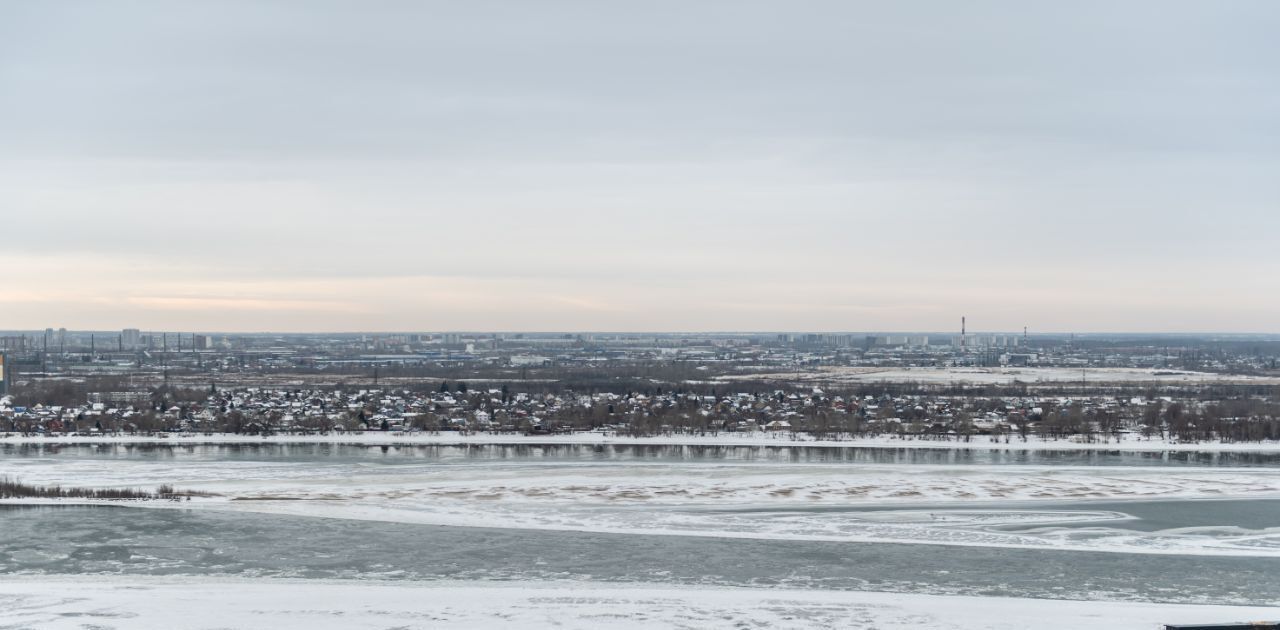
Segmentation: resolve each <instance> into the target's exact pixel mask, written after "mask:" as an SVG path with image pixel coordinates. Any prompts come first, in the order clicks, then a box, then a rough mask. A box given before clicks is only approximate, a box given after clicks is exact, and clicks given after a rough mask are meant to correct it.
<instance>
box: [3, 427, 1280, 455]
mask: <svg viewBox="0 0 1280 630" xmlns="http://www.w3.org/2000/svg"><path fill="white" fill-rule="evenodd" d="M5 444H46V445H57V444H153V445H165V444H170V445H180V444H351V445H369V446H389V445H400V444H409V445H469V444H514V445H519V444H526V445H541V444H564V445H569V444H587V445H596V444H599V445H609V444H614V445H623V446H771V447H783V446H806V447H822V448H845V447H855V446H856V447H863V448H928V449H986V450H993V449H994V450H1013V451H1064V450H1072V451H1079V450H1106V451H1133V452H1161V451H1172V452H1204V453H1249V452H1280V442H1233V443H1223V442H1198V443H1179V442H1171V441H1168V440H1161V439H1158V438H1155V439H1143V438H1140V437H1125V438H1123V439H1121V440H1101V439H1095V440H1094V441H1092V442H1090V441H1086V440H1082V439H1059V440H1052V439H1042V438H1039V437H1030V438H1028V439H1027V440H1026V441H1023V440H1021V439H1018V438H1013V439H1010V440H1009V441H1008V442H1005V441H1003V440H1000V441H993V440H991V439H990V438H987V437H974V438H972V439H971V440H970V441H967V442H966V441H961V440H926V439H912V438H898V437H889V436H883V437H863V438H844V439H821V440H820V439H814V438H812V437H809V436H807V435H796V436H793V435H791V434H790V433H783V432H778V433H765V432H759V433H720V434H715V435H712V434H706V435H663V436H654V437H627V436H623V435H618V434H615V433H599V432H585V433H572V434H557V435H522V434H512V433H469V434H463V433H457V432H441V433H427V432H421V433H402V432H392V431H388V432H382V431H366V432H362V433H346V434H328V435H269V436H260V435H239V434H232V433H213V434H171V435H168V436H166V437H161V436H155V435H66V436H56V437H48V436H40V435H21V434H16V433H0V446H3V445H5Z"/></svg>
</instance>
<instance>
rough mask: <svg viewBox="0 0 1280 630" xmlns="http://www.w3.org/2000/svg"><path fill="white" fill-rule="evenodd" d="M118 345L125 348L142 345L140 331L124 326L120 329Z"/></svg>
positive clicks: (132, 348)
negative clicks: (124, 327)
mask: <svg viewBox="0 0 1280 630" xmlns="http://www.w3.org/2000/svg"><path fill="white" fill-rule="evenodd" d="M120 345H121V346H123V347H124V349H125V350H137V349H138V347H139V346H141V345H142V331H140V330H138V329H137V328H126V329H124V330H122V331H120Z"/></svg>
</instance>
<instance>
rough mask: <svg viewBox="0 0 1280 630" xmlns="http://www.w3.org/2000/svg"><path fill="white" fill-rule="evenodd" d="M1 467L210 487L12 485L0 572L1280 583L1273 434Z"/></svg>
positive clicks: (9, 458) (146, 450) (1042, 594)
mask: <svg viewBox="0 0 1280 630" xmlns="http://www.w3.org/2000/svg"><path fill="white" fill-rule="evenodd" d="M0 475H7V476H11V477H17V478H20V479H21V480H23V481H26V482H30V483H40V484H53V483H58V484H63V485H68V486H93V487H101V486H128V487H153V486H155V485H159V484H160V483H171V484H173V485H176V486H178V487H179V488H183V489H193V490H200V491H203V492H208V493H211V494H212V495H214V496H210V497H206V498H196V499H194V500H191V501H184V502H178V503H174V502H146V503H121V504H112V505H74V504H68V503H65V502H63V503H57V504H49V505H33V504H31V503H30V502H28V503H26V504H10V505H4V506H0V523H2V524H3V531H4V536H3V539H2V540H0V578H6V577H7V578H18V577H21V576H31V577H33V579H35V576H38V579H41V580H55V579H64V578H66V579H70V578H74V579H85V578H86V577H91V578H95V579H96V578H99V577H100V578H102V579H104V580H108V581H111V580H128V579H151V578H150V577H148V576H170V577H175V576H180V577H182V578H183V579H245V580H254V581H257V582H262V583H267V582H270V583H273V584H281V583H282V582H280V581H281V580H285V581H288V580H317V581H329V580H357V581H360V582H361V583H368V584H373V583H385V582H392V583H396V584H402V583H403V584H428V583H442V582H446V581H450V582H451V581H468V582H473V581H478V582H483V583H492V584H498V583H502V584H548V583H551V582H561V581H569V582H571V583H580V584H597V585H598V584H619V585H634V584H637V583H639V584H645V585H650V586H655V585H656V586H658V587H662V588H669V587H681V588H683V587H688V586H698V587H715V588H738V587H749V588H757V589H792V590H799V591H803V592H806V593H818V592H824V593H826V592H829V593H838V592H864V593H866V592H876V593H896V594H915V595H920V596H926V595H927V596H936V595H948V596H969V597H1013V598H1036V599H1055V600H1072V599H1074V600H1094V601H1113V602H1156V603H1182V604H1204V605H1252V606H1276V605H1278V604H1280V580H1275V579H1274V576H1275V575H1277V574H1280V454H1274V453H1270V454H1269V453H1216V454H1197V453H1186V452H1180V453H1160V452H1144V453H1132V452H1124V451H1105V450H1100V451H1083V450H1072V451H1062V452H1057V451H1003V450H998V449H975V450H964V449H953V450H941V449H908V448H904V449H885V448H874V449H861V448H805V447H795V448H788V447H690V446H625V445H603V446H602V445H594V446H574V445H544V446H539V445H506V446H496V445H484V446H476V445H471V446H401V447H395V446H387V447H363V446H354V445H316V444H309V445H266V444H264V445H254V446H244V445H239V446H230V445H182V446H173V447H170V446H154V447H152V446H137V445H133V446H127V445H101V446H90V445H74V446H56V447H55V446H21V445H5V446H3V447H0ZM317 583H319V582H317ZM1275 616H1277V617H1280V612H1278V613H1277V615H1275Z"/></svg>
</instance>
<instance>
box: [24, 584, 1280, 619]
mask: <svg viewBox="0 0 1280 630" xmlns="http://www.w3.org/2000/svg"><path fill="white" fill-rule="evenodd" d="M1275 618H1280V609H1276V608H1263V607H1235V606H1180V605H1169V604H1143V603H1109V602H1082V601H1059V600H1042V599H1013V598H996V597H958V596H937V595H916V594H894V593H867V592H848V591H793V590H764V589H731V588H697V587H682V588H679V589H676V588H662V587H653V586H647V585H636V586H627V585H623V586H619V585H615V584H610V585H603V584H595V583H589V582H561V583H557V582H543V583H528V582H514V583H506V584H503V583H494V582H486V583H449V582H444V583H422V584H414V585H405V584H404V583H395V584H393V583H381V582H367V581H360V582H319V581H314V580H311V581H291V580H208V579H202V580H187V579H185V578H173V577H164V578H153V579H144V578H136V577H131V578H128V579H116V578H113V579H110V580H104V579H101V578H92V577H88V578H83V579H53V580H39V581H32V580H30V579H27V578H24V579H14V578H4V579H2V580H0V626H3V627H19V628H38V629H42V630H56V629H63V628H65V629H68V630H70V629H73V628H74V629H77V630H80V629H83V628H95V629H101V630H107V629H126V628H129V629H132V628H165V629H167V630H180V629H197V628H199V629H203V628H209V629H212V628H240V629H252V628H270V629H272V630H285V629H290V628H306V629H307V630H323V629H327V628H334V629H341V630H358V629H361V628H377V629H385V628H511V627H518V628H589V629H593V630H594V629H598V628H619V629H622V628H626V629H631V628H697V629H713V628H734V629H740V628H779V629H785V628H849V629H859V628H864V629H871V628H877V629H882V630H889V629H892V628H938V629H952V630H1024V629H1026V628H1036V629H1037V630H1079V629H1080V628H1107V629H1110V630H1125V629H1130V628H1131V629H1135V630H1138V629H1141V630H1151V629H1154V628H1159V627H1161V624H1163V623H1209V622H1229V621H1257V620H1265V619H1275Z"/></svg>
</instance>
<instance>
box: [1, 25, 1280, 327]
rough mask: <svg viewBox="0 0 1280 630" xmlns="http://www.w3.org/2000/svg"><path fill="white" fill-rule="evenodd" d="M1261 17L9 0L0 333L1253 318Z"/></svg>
mask: <svg viewBox="0 0 1280 630" xmlns="http://www.w3.org/2000/svg"><path fill="white" fill-rule="evenodd" d="M1277 33H1280V3H1277V2H1274V1H1271V0H1260V1H1257V2H1244V1H1223V2H1208V1H1195V2H1177V1H1170V0H1153V1H1150V2H1137V1H1134V2H1117V1H1115V0H1106V1H1100V2H1022V1H1014V0H1009V1H1007V2H952V1H949V0H939V1H937V2H910V1H893V2H888V1H885V2H875V3H872V2H865V3H862V2H852V1H847V0H840V1H833V2H803V1H785V2H784V1H776V2H749V1H743V0H734V1H728V2H699V1H696V0H694V1H690V0H680V1H672V2H662V1H654V0H645V1H635V2H608V1H599V0H592V1H586V0H584V1H582V2H560V1H545V0H544V1H536V2H535V1H524V0H521V1H510V2H488V1H474V0H468V1H466V2H447V3H446V2H440V3H433V2H355V1H351V2H341V3H339V2H334V3H329V2H317V1H312V0H307V1H302V0H298V1H295V2H259V1H255V2H228V1H218V2H210V1H203V2H182V1H178V0H163V1H156V2H124V1H120V2H47V1H43V0H30V1H22V0H9V1H6V2H2V3H0V269H3V272H0V328H8V329H14V328H41V329H42V328H45V327H46V326H54V327H59V326H65V327H68V328H98V329H113V328H122V327H138V328H144V329H164V330H207V331H254V330H272V331H309V330H333V331H337V330H597V331H600V330H646V331H664V330H811V331H840V330H950V329H952V328H956V327H957V326H958V321H959V318H960V316H961V315H967V316H968V318H969V323H970V329H971V330H975V329H976V330H1021V329H1022V327H1023V326H1029V327H1031V330H1032V331H1037V330H1039V331H1080V332H1084V331H1140V330H1142V331H1253V332H1280V37H1277Z"/></svg>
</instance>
